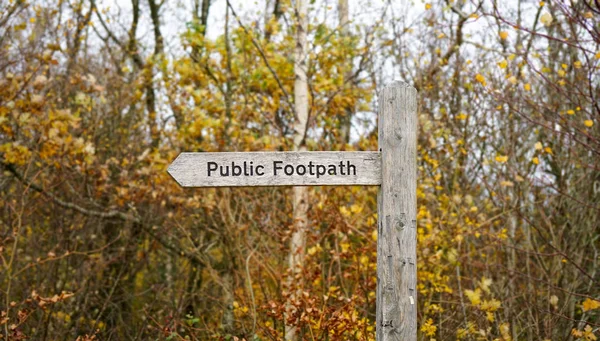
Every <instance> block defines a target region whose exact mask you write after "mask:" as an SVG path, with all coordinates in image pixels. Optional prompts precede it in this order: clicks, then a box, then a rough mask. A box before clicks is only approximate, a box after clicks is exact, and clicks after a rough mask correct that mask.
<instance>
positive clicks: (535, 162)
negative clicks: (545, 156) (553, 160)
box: [531, 157, 540, 165]
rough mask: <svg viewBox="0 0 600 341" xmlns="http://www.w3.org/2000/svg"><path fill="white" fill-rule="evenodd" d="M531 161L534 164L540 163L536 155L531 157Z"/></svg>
mask: <svg viewBox="0 0 600 341" xmlns="http://www.w3.org/2000/svg"><path fill="white" fill-rule="evenodd" d="M531 162H533V163H534V164H536V165H539V164H540V159H538V158H537V157H534V158H533V159H531Z"/></svg>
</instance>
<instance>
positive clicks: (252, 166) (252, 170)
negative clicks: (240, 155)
mask: <svg viewBox="0 0 600 341" xmlns="http://www.w3.org/2000/svg"><path fill="white" fill-rule="evenodd" d="M244 165H246V161H244ZM253 175H254V165H252V161H250V176H253Z"/></svg>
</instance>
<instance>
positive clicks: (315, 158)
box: [168, 152, 381, 187]
mask: <svg viewBox="0 0 600 341" xmlns="http://www.w3.org/2000/svg"><path fill="white" fill-rule="evenodd" d="M168 172H169V174H171V176H172V177H173V178H174V179H175V180H176V181H177V182H178V183H179V184H180V185H181V186H183V187H237V186H317V185H380V184H381V158H380V155H379V152H245V153H181V154H179V156H178V157H177V158H176V159H175V161H173V163H172V164H171V165H170V166H169V169H168Z"/></svg>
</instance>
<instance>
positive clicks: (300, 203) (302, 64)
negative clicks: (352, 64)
mask: <svg viewBox="0 0 600 341" xmlns="http://www.w3.org/2000/svg"><path fill="white" fill-rule="evenodd" d="M295 12H296V48H295V49H294V73H295V77H296V79H295V82H294V111H295V114H296V121H295V122H294V141H293V142H294V146H293V148H294V151H305V150H306V143H305V138H306V127H307V122H308V81H307V76H306V70H307V50H308V44H307V37H306V34H307V30H308V3H307V1H306V0H297V1H296V7H295ZM293 191H294V202H293V205H294V232H293V234H292V238H291V241H290V256H289V267H290V269H291V270H292V278H293V277H296V275H298V274H299V271H300V269H299V268H300V266H301V265H302V263H303V262H304V249H305V246H306V228H307V225H308V217H307V211H308V189H307V188H306V187H294V189H293ZM295 297H296V295H295V294H292V297H290V302H293V301H294V300H295ZM294 310H295V308H294V307H293V306H292V305H291V304H289V305H288V309H287V311H288V314H293V313H294ZM297 334H298V333H297V330H296V327H295V326H290V325H286V326H285V339H286V340H297V339H298V335H297Z"/></svg>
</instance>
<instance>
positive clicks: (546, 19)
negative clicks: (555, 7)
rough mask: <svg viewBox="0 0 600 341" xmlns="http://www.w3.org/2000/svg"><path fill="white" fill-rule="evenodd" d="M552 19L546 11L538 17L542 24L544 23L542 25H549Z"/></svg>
mask: <svg viewBox="0 0 600 341" xmlns="http://www.w3.org/2000/svg"><path fill="white" fill-rule="evenodd" d="M553 19H554V18H552V14H550V13H548V12H546V13H544V14H542V16H541V17H540V21H541V22H542V24H544V26H550V25H551V24H552V20H553Z"/></svg>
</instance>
